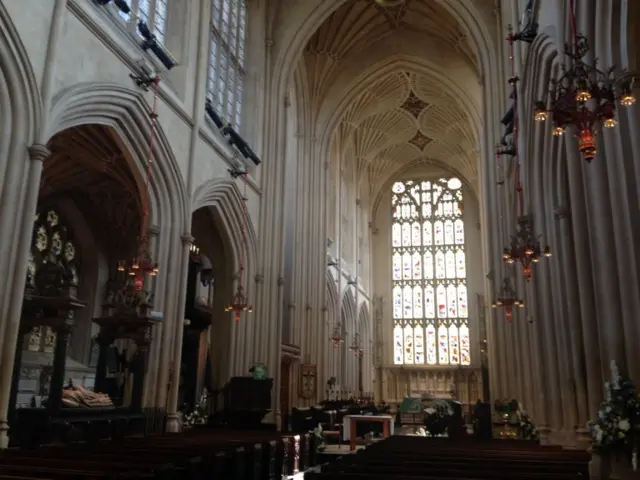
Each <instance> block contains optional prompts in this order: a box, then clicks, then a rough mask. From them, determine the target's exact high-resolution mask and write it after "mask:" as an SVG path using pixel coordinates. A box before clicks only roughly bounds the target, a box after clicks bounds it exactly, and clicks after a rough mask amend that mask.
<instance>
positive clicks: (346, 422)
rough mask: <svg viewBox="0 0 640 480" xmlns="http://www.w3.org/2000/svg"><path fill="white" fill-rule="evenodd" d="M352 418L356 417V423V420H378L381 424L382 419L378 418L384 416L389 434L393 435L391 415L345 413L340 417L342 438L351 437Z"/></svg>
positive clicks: (347, 438) (346, 439)
mask: <svg viewBox="0 0 640 480" xmlns="http://www.w3.org/2000/svg"><path fill="white" fill-rule="evenodd" d="M352 418H355V419H356V423H357V422H358V421H361V422H366V421H373V422H380V423H381V424H382V421H381V420H379V419H381V418H386V419H387V421H388V422H389V435H393V425H394V421H393V417H392V416H391V415H345V416H344V418H343V419H342V440H345V441H348V440H350V439H351V437H350V435H351V419H352Z"/></svg>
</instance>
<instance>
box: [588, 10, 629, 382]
mask: <svg viewBox="0 0 640 480" xmlns="http://www.w3.org/2000/svg"><path fill="white" fill-rule="evenodd" d="M594 3H595V2H585V3H580V4H579V7H580V8H578V9H577V17H578V22H577V23H578V30H580V31H581V32H582V33H583V34H584V35H585V36H586V37H587V38H589V39H593V40H591V42H592V43H594V41H596V40H598V39H597V37H596V36H595V34H596V31H595V29H594V25H593V22H594V18H595V14H596V13H597V11H596V9H595V5H594ZM595 43H597V41H596V42H595ZM595 56H596V52H594V51H593V50H592V51H590V52H589V54H588V58H585V60H586V61H587V62H588V63H589V62H592V61H593V59H594V58H595ZM598 141H599V143H600V145H599V150H598V155H597V156H596V158H595V159H594V160H593V161H592V162H591V163H587V162H586V161H584V160H582V161H581V162H580V164H581V166H582V170H583V172H584V178H585V188H586V189H587V191H588V194H587V224H588V228H589V232H590V234H589V236H588V238H589V239H590V246H591V252H592V259H591V261H592V262H593V266H594V267H595V269H596V271H597V274H596V275H594V276H593V283H594V286H595V290H594V294H595V309H596V315H597V317H598V332H599V337H600V344H601V348H602V357H601V371H602V374H603V375H604V376H605V377H606V376H608V371H609V362H610V361H611V360H615V361H616V362H617V363H618V365H619V366H620V368H621V369H623V370H624V369H625V368H626V362H625V357H624V345H625V344H624V330H623V325H622V320H621V319H622V310H621V305H620V297H619V291H620V283H619V273H620V272H618V271H617V268H616V263H615V259H616V252H615V248H616V245H615V241H616V240H615V239H614V237H613V235H614V233H617V232H615V230H614V225H613V222H614V220H613V217H614V216H617V215H618V214H619V213H620V212H616V211H614V210H613V209H612V205H611V191H610V187H609V185H608V177H609V175H610V173H609V172H607V163H608V162H607V160H608V159H607V157H606V155H604V154H603V153H605V149H604V148H603V147H604V145H602V143H603V142H602V137H601V138H599V139H598ZM605 232H606V234H605ZM621 241H628V238H627V239H621ZM612 260H613V261H612Z"/></svg>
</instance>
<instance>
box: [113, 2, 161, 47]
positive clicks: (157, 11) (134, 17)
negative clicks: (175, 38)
mask: <svg viewBox="0 0 640 480" xmlns="http://www.w3.org/2000/svg"><path fill="white" fill-rule="evenodd" d="M167 1H168V0H130V1H129V7H130V8H131V13H129V14H126V13H123V12H122V11H120V16H121V17H122V18H123V19H124V20H125V22H127V24H128V25H129V27H130V29H131V30H132V31H137V27H136V25H137V23H138V19H140V20H142V21H143V22H144V23H146V24H147V26H148V27H149V30H151V32H152V33H153V34H154V35H155V36H156V39H157V40H158V42H160V43H164V37H165V32H166V30H167Z"/></svg>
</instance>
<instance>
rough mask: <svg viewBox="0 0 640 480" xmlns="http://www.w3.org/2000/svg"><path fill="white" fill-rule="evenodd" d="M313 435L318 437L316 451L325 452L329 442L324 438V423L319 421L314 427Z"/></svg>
mask: <svg viewBox="0 0 640 480" xmlns="http://www.w3.org/2000/svg"><path fill="white" fill-rule="evenodd" d="M313 436H314V437H315V439H316V452H324V451H325V450H326V448H327V443H326V442H325V439H324V431H323V430H322V424H320V423H319V424H318V426H317V427H316V428H314V429H313Z"/></svg>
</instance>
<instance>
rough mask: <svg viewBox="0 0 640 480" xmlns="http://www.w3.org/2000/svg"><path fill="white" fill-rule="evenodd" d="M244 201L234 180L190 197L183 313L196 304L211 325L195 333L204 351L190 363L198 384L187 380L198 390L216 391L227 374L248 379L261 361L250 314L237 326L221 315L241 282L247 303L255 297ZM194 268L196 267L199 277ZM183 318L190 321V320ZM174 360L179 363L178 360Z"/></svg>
mask: <svg viewBox="0 0 640 480" xmlns="http://www.w3.org/2000/svg"><path fill="white" fill-rule="evenodd" d="M242 197H243V194H242V193H241V192H240V190H239V188H238V186H237V185H236V183H235V182H233V181H231V180H222V179H216V180H213V181H210V182H206V183H204V184H202V185H200V186H199V187H198V188H197V189H196V191H195V192H194V196H193V201H192V210H193V214H192V221H191V235H192V242H193V249H194V250H196V251H197V252H198V255H193V254H192V255H191V260H192V261H191V262H190V273H189V283H188V285H187V298H186V311H187V312H188V311H189V309H190V308H191V307H192V306H193V305H194V303H198V304H200V306H199V307H198V308H199V309H200V310H204V311H206V314H208V315H209V319H210V323H211V326H210V327H209V326H207V327H206V329H203V330H202V332H208V335H206V334H203V335H201V334H200V333H198V335H199V336H200V337H201V339H200V340H199V342H201V343H200V346H201V351H204V353H202V354H201V355H200V357H199V363H198V364H197V365H196V364H195V363H194V362H195V360H192V362H191V363H192V364H194V365H196V368H197V370H198V373H197V377H198V378H197V381H195V380H194V379H193V378H192V379H191V381H192V382H194V381H195V383H196V387H195V389H196V390H198V391H200V390H201V388H202V387H203V386H207V387H209V388H213V389H219V388H220V387H222V386H223V385H224V384H225V383H226V382H227V380H228V379H229V378H230V377H231V376H234V375H246V374H247V372H248V370H249V368H250V367H251V366H252V365H253V364H254V363H255V362H259V361H261V358H260V357H259V355H260V354H259V352H258V351H256V347H257V346H258V345H259V344H257V343H256V342H258V339H256V338H255V335H253V333H254V331H255V328H254V325H255V324H254V314H252V313H247V314H243V315H242V316H241V319H240V322H238V323H236V322H235V321H234V319H233V314H232V313H230V312H226V311H225V307H226V306H227V305H228V304H229V303H230V301H231V299H232V297H233V295H234V293H235V291H236V287H237V285H238V282H242V285H243V287H244V289H245V294H246V296H247V298H248V300H249V301H250V302H252V301H253V300H254V298H253V297H254V295H255V288H254V277H255V265H256V236H255V230H254V228H253V224H252V221H251V219H250V218H247V219H246V221H245V212H244V207H243V200H242ZM243 231H244V237H245V238H246V246H245V244H244V240H243ZM197 256H199V257H200V258H199V259H198V260H199V262H200V263H199V266H197V267H196V266H195V265H194V262H193V260H194V257H197ZM241 265H242V267H243V269H244V271H243V275H242V278H239V272H240V267H241ZM194 268H198V269H199V273H196V272H195V271H194V270H193V269H194ZM207 270H210V276H211V280H212V281H211V286H210V287H208V286H207V287H205V286H204V283H206V281H207V280H206V279H205V278H203V273H204V274H205V275H209V273H208V272H207ZM196 275H198V276H199V278H198V279H196V278H195V276H196ZM192 277H193V278H192ZM196 282H200V285H198V286H197V287H196V288H193V287H192V286H191V284H192V283H196ZM203 307H204V308H203ZM191 311H192V312H195V313H193V314H192V315H194V316H198V313H197V309H196V310H193V309H192V310H191ZM187 314H188V313H187ZM185 318H188V319H189V320H191V319H190V318H189V317H188V316H187V317H185ZM189 330H190V327H185V333H188V332H189ZM191 330H193V328H191ZM190 335H193V332H191V333H190ZM177 340H178V339H176V341H177ZM185 342H187V339H186V338H185V339H183V338H182V336H180V345H179V347H177V348H184V347H185V346H186V343H185ZM192 343H193V341H192ZM176 351H179V350H176ZM207 351H208V352H209V353H208V354H207V353H206V352H207ZM207 357H208V360H207ZM183 358H184V355H183ZM174 361H180V357H178V358H176V359H174ZM181 366H182V367H184V366H185V363H184V360H183V361H182V365H174V371H177V370H178V369H179V368H180V367H181ZM183 377H184V375H182V373H181V378H183ZM183 380H184V378H183ZM177 394H178V392H177V391H176V395H177Z"/></svg>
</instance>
